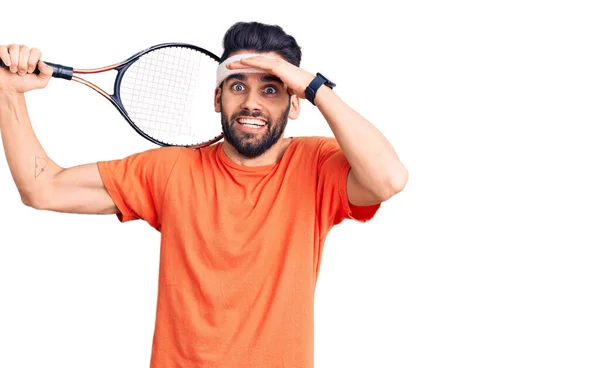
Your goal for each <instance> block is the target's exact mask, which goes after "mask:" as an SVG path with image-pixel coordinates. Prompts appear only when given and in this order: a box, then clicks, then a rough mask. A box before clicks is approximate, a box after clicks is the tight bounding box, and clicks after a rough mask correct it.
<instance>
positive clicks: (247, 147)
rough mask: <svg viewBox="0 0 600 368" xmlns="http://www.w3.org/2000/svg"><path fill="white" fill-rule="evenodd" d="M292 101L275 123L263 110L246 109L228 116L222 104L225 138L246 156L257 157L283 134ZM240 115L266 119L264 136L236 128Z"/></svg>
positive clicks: (222, 123) (222, 122)
mask: <svg viewBox="0 0 600 368" xmlns="http://www.w3.org/2000/svg"><path fill="white" fill-rule="evenodd" d="M290 107H291V102H288V106H287V108H286V109H285V111H284V112H283V114H281V117H280V118H279V121H278V122H277V123H275V124H273V121H272V120H271V119H268V118H267V117H265V116H264V115H262V113H261V112H252V113H251V112H250V111H246V110H242V111H240V112H239V113H238V114H235V115H234V116H231V117H230V116H228V115H227V114H226V113H225V112H224V110H223V104H221V111H222V113H221V127H222V128H223V136H224V137H225V140H226V141H227V142H229V143H230V144H231V145H232V146H233V148H235V150H236V151H238V152H239V154H240V155H242V156H244V157H246V158H255V157H258V156H260V155H262V154H263V153H265V152H266V151H267V150H268V149H269V148H271V147H272V146H273V145H274V144H275V143H277V141H278V140H279V138H281V136H282V135H283V131H284V130H285V127H286V125H287V121H288V115H289V112H290ZM240 117H249V118H258V117H260V118H263V119H265V120H266V122H267V125H266V126H265V128H264V129H266V132H265V133H260V134H263V136H262V138H257V133H250V132H242V131H239V130H238V131H236V130H235V128H234V127H235V124H237V122H236V119H237V118H240Z"/></svg>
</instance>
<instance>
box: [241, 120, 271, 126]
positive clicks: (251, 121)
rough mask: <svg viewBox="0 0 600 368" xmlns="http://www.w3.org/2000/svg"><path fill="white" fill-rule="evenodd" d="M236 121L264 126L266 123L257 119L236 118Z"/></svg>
mask: <svg viewBox="0 0 600 368" xmlns="http://www.w3.org/2000/svg"><path fill="white" fill-rule="evenodd" d="M238 121H239V122H240V123H241V124H243V125H254V126H265V125H266V123H265V122H264V121H262V120H258V119H238Z"/></svg>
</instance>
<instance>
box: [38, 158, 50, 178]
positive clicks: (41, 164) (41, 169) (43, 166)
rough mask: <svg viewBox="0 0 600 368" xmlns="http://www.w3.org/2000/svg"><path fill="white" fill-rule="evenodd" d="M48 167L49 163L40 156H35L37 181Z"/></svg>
mask: <svg viewBox="0 0 600 368" xmlns="http://www.w3.org/2000/svg"><path fill="white" fill-rule="evenodd" d="M46 166H48V161H47V160H46V159H45V158H43V157H39V156H35V177H36V179H37V177H38V176H40V175H42V173H43V172H44V169H46Z"/></svg>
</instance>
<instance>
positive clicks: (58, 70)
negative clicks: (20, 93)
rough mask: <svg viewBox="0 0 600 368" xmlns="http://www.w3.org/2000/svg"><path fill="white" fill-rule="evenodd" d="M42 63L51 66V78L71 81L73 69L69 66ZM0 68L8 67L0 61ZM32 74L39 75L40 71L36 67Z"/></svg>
mask: <svg viewBox="0 0 600 368" xmlns="http://www.w3.org/2000/svg"><path fill="white" fill-rule="evenodd" d="M44 63H46V64H47V65H49V66H51V67H52V69H54V70H53V72H52V77H54V78H62V79H66V80H71V78H73V68H71V67H70V66H64V65H60V64H54V63H48V62H45V61H44ZM0 67H1V68H5V69H8V67H7V66H6V65H5V64H4V63H3V62H2V60H0ZM33 73H34V74H40V70H39V69H38V67H35V70H34V71H33Z"/></svg>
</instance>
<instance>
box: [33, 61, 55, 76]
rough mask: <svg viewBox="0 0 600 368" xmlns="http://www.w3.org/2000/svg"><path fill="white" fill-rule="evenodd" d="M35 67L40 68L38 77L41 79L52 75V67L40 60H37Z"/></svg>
mask: <svg viewBox="0 0 600 368" xmlns="http://www.w3.org/2000/svg"><path fill="white" fill-rule="evenodd" d="M37 67H38V69H39V70H40V74H39V75H38V77H40V78H42V79H50V77H52V73H53V72H54V69H52V67H51V66H50V65H48V64H46V63H44V62H43V61H41V60H40V61H39V62H38V65H37Z"/></svg>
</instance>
